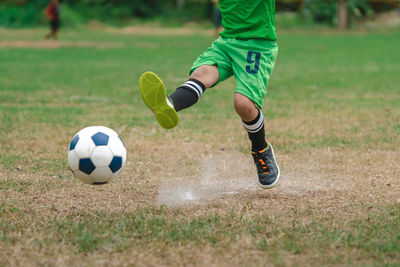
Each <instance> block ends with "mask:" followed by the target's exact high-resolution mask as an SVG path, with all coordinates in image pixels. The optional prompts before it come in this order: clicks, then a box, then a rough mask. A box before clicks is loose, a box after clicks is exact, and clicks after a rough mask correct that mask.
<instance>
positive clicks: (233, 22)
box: [219, 0, 277, 41]
mask: <svg viewBox="0 0 400 267" xmlns="http://www.w3.org/2000/svg"><path fill="white" fill-rule="evenodd" d="M219 4H220V6H221V13H222V25H223V26H224V27H225V30H224V31H223V32H222V33H221V36H222V37H225V38H244V39H247V38H259V39H267V40H271V41H276V39H277V37H276V28H275V0H219Z"/></svg>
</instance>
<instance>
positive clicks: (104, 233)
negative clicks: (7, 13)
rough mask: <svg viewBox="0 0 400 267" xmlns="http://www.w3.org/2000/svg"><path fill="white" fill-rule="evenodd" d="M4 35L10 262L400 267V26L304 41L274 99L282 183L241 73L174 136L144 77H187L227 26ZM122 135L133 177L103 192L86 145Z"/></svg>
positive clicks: (289, 43) (2, 147)
mask: <svg viewBox="0 0 400 267" xmlns="http://www.w3.org/2000/svg"><path fill="white" fill-rule="evenodd" d="M44 34H45V30H44V29H37V30H18V31H10V30H0V201H1V203H0V266H3V265H6V266H16V265H44V266H47V265H57V266H66V265H69V266H78V265H87V266H97V265H100V266H109V265H138V266H142V265H171V266H179V265H213V266H216V265H218V266H231V265H243V266H265V265H276V266H304V265H313V266H321V265H330V266H334V265H351V266H399V265H400V193H399V192H400V75H399V73H400V53H399V45H398V44H399V43H400V31H399V30H393V29H392V30H380V31H370V32H368V31H361V32H359V31H353V32H342V33H339V32H335V31H331V30H321V31H319V30H317V29H314V30H304V31H301V30H291V31H289V30H287V31H281V32H280V41H279V45H280V55H279V57H278V62H277V65H276V68H275V70H274V73H273V75H272V79H271V80H270V84H269V88H268V95H267V97H266V99H265V104H264V115H265V117H266V129H267V135H268V138H269V139H270V141H271V142H272V143H273V144H274V148H275V152H276V154H277V160H278V162H279V163H280V167H281V178H282V181H281V185H280V186H279V187H278V188H276V189H273V190H269V191H262V190H261V189H258V188H257V185H256V181H257V180H256V173H255V167H254V166H253V163H252V161H251V158H250V155H249V148H250V147H249V141H248V140H247V134H246V132H245V131H244V129H243V128H242V125H241V122H240V119H239V117H238V116H237V115H236V114H235V112H234V109H233V105H232V102H233V88H234V86H235V81H234V80H233V79H230V80H228V81H226V82H225V83H223V84H221V85H219V86H218V87H216V88H213V89H210V90H208V91H207V92H206V93H205V94H204V96H203V97H202V99H201V100H200V102H199V103H198V104H197V105H196V106H194V107H193V108H191V109H188V110H185V111H183V112H181V113H180V119H181V121H180V125H178V127H177V128H175V129H173V130H169V131H166V130H163V129H161V128H160V127H159V126H158V124H157V123H156V121H155V119H154V118H153V115H152V113H151V112H150V111H149V110H147V108H146V107H145V105H144V104H143V103H142V101H141V98H140V95H139V90H138V78H139V76H140V74H141V73H142V72H144V71H147V70H152V71H154V72H156V73H158V74H159V75H160V76H161V77H162V78H163V79H164V82H165V84H166V86H167V87H168V88H169V89H168V90H169V92H172V91H173V90H174V88H176V87H177V86H178V85H180V84H181V83H182V82H184V81H185V79H186V77H187V71H188V69H189V67H190V66H191V64H192V62H193V60H194V59H195V58H196V56H197V55H199V54H200V53H201V52H202V51H203V50H204V49H205V48H207V47H208V45H209V44H210V42H211V41H212V39H211V35H212V33H211V32H203V31H199V32H195V33H191V31H190V30H185V29H173V30H162V29H155V30H152V31H148V30H143V29H140V28H130V29H120V30H119V29H100V28H99V29H92V30H89V29H80V30H76V31H72V30H64V31H62V35H61V41H59V42H56V43H55V42H43V41H42V39H41V38H42V36H43V35H44ZM90 125H104V126H108V127H111V128H113V129H115V130H116V131H117V132H119V134H120V135H121V137H122V138H123V139H124V141H125V144H126V146H127V150H128V162H127V166H126V168H125V170H124V172H123V173H122V175H121V176H120V177H119V178H118V179H117V180H115V181H114V182H112V183H110V184H107V185H103V186H88V185H84V184H82V183H81V182H80V181H78V180H77V179H75V178H74V177H73V176H72V174H71V172H70V171H69V170H68V166H67V162H66V155H67V148H68V144H69V142H70V139H71V138H72V137H73V136H74V134H75V133H76V132H77V131H79V130H80V129H81V128H84V127H86V126H90Z"/></svg>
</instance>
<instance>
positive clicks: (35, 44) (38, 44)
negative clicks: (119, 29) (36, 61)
mask: <svg viewBox="0 0 400 267" xmlns="http://www.w3.org/2000/svg"><path fill="white" fill-rule="evenodd" d="M122 46H123V44H122V43H105V42H88V41H77V42H72V41H0V48H61V47H94V48H118V47H122Z"/></svg>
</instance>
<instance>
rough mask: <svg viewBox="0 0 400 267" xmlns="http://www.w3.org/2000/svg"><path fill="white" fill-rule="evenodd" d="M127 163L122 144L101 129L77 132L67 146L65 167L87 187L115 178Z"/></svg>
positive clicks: (110, 133) (108, 131)
mask: <svg viewBox="0 0 400 267" xmlns="http://www.w3.org/2000/svg"><path fill="white" fill-rule="evenodd" d="M125 162H126V149H125V145H124V142H123V141H122V139H121V137H119V136H118V134H117V133H116V132H114V131H113V130H111V129H110V128H107V127H104V126H91V127H87V128H84V129H82V130H80V131H79V132H78V133H77V134H76V135H75V136H74V138H72V141H71V143H70V145H69V150H68V165H69V167H70V169H71V171H72V172H73V174H74V175H75V177H76V178H78V179H80V180H81V181H82V182H84V183H86V184H104V183H107V182H109V181H111V180H113V179H114V178H116V177H117V176H118V175H119V174H120V173H121V171H122V169H123V168H124V166H125Z"/></svg>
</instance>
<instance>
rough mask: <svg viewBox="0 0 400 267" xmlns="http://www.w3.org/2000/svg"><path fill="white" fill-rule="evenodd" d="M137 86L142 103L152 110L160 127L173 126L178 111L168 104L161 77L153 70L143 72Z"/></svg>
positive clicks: (176, 120) (177, 119)
mask: <svg viewBox="0 0 400 267" xmlns="http://www.w3.org/2000/svg"><path fill="white" fill-rule="evenodd" d="M139 88H140V94H141V96H142V99H143V101H144V103H145V104H146V106H147V107H148V108H150V109H151V110H152V111H153V112H154V114H155V116H156V119H157V121H158V123H159V124H160V125H161V127H163V128H165V129H172V128H174V127H175V126H176V125H177V124H178V122H179V117H178V113H177V112H176V111H175V109H174V108H173V107H172V106H170V105H169V104H168V102H167V94H166V91H165V87H164V84H163V82H162V81H161V79H160V78H159V77H158V76H157V75H156V74H155V73H153V72H145V73H143V74H142V76H140V79H139Z"/></svg>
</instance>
